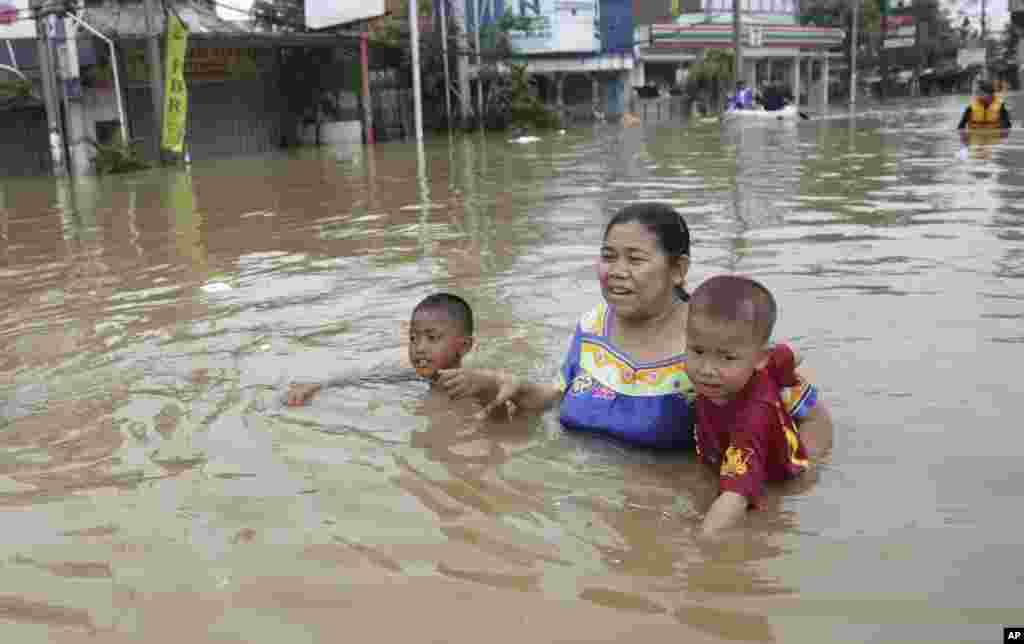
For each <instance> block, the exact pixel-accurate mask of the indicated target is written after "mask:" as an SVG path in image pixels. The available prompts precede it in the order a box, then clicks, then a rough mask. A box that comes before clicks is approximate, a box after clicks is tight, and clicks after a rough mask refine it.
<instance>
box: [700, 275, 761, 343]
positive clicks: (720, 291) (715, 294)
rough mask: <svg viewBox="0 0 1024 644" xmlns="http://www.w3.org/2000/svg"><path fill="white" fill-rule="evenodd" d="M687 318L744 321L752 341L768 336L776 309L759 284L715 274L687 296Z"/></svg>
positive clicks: (745, 278)
mask: <svg viewBox="0 0 1024 644" xmlns="http://www.w3.org/2000/svg"><path fill="white" fill-rule="evenodd" d="M690 315H691V316H696V315H701V316H706V317H708V318H710V319H712V320H717V321H722V322H745V323H747V324H750V325H752V326H753V330H754V336H755V338H756V339H757V340H758V341H759V342H761V343H766V342H768V340H769V339H770V338H771V337H772V330H773V329H774V328H775V318H776V316H777V315H778V309H777V308H776V305H775V298H774V297H773V296H772V294H771V291H769V290H768V289H767V288H765V287H764V285H763V284H761V283H760V282H756V281H754V280H752V279H750V278H749V277H740V276H739V275H718V276H716V277H712V278H711V279H709V280H707V281H706V282H704V283H703V284H701V285H700V286H698V287H697V289H696V290H695V291H694V292H693V295H692V296H691V297H690Z"/></svg>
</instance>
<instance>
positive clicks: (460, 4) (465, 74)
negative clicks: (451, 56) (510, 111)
mask: <svg viewBox="0 0 1024 644" xmlns="http://www.w3.org/2000/svg"><path fill="white" fill-rule="evenodd" d="M452 23H453V24H454V25H455V53H456V58H455V77H456V82H457V84H458V86H459V118H460V119H461V121H462V123H463V125H465V123H467V122H468V119H469V114H470V112H472V111H473V103H472V101H473V99H472V96H471V94H470V86H469V31H467V24H468V23H467V21H466V2H465V1H464V0H455V3H454V4H453V6H452Z"/></svg>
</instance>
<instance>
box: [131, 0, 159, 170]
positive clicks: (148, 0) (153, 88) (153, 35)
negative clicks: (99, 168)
mask: <svg viewBox="0 0 1024 644" xmlns="http://www.w3.org/2000/svg"><path fill="white" fill-rule="evenodd" d="M142 6H143V11H144V12H145V14H146V65H147V66H148V67H149V93H150V95H151V96H152V99H153V147H154V154H155V157H154V158H155V159H156V160H157V161H162V160H163V153H162V151H161V150H160V140H161V138H162V136H161V134H162V132H163V110H164V91H163V90H164V85H163V78H162V76H163V73H162V72H163V70H164V68H163V65H161V64H160V34H159V33H158V32H157V30H156V28H155V24H154V20H153V18H154V15H153V14H154V7H153V0H142ZM124 143H125V145H127V144H128V141H124Z"/></svg>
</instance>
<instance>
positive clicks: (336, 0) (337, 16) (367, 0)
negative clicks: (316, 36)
mask: <svg viewBox="0 0 1024 644" xmlns="http://www.w3.org/2000/svg"><path fill="white" fill-rule="evenodd" d="M305 9H306V27H307V28H308V29H324V28H325V27H333V26H336V25H343V24H346V23H349V22H355V21H357V20H366V19H367V18H376V17H377V16H383V15H384V13H385V11H386V8H385V6H384V0H305Z"/></svg>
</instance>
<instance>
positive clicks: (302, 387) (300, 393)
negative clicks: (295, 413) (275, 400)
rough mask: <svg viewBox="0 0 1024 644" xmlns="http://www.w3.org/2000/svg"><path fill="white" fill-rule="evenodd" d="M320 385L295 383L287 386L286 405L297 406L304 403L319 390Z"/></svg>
mask: <svg viewBox="0 0 1024 644" xmlns="http://www.w3.org/2000/svg"><path fill="white" fill-rule="evenodd" d="M320 388H321V385H318V384H301V383H296V384H293V385H292V386H291V387H289V388H288V406H289V407H298V406H300V405H305V404H306V403H307V402H309V399H310V398H312V397H313V395H314V394H316V392H318V391H320Z"/></svg>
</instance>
